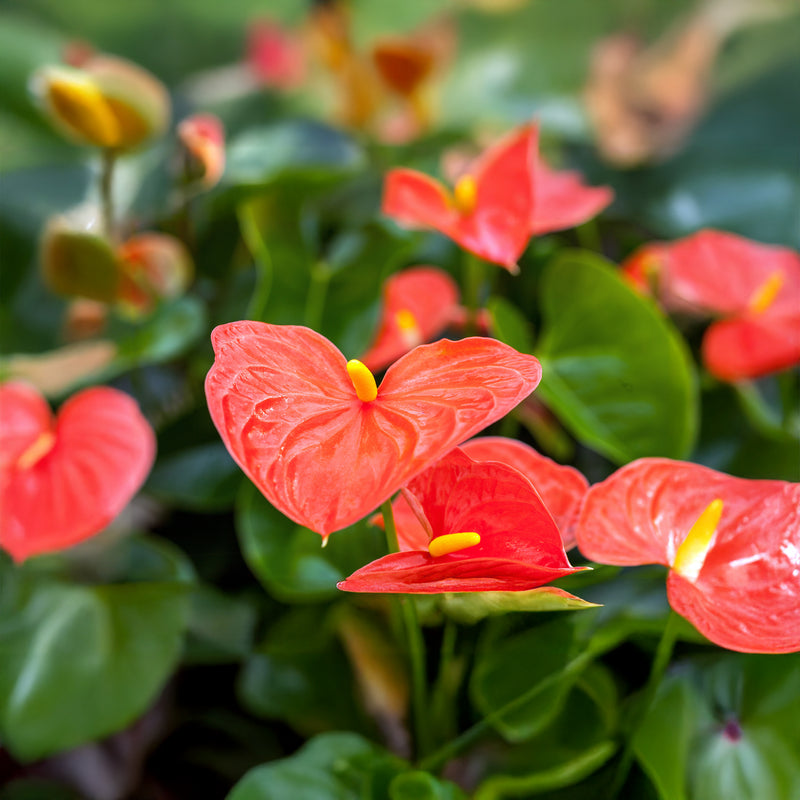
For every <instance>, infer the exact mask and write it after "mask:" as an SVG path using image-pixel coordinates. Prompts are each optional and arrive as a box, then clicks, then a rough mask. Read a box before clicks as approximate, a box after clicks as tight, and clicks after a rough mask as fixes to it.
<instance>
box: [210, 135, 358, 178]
mask: <svg viewBox="0 0 800 800" xmlns="http://www.w3.org/2000/svg"><path fill="white" fill-rule="evenodd" d="M362 160H363V154H362V152H361V150H360V148H359V147H358V146H357V145H356V144H355V142H354V141H353V140H352V139H350V138H349V137H348V136H347V135H345V134H344V133H341V132H340V131H337V130H334V129H333V128H329V127H327V126H326V125H323V124H321V123H317V122H311V121H305V120H294V121H292V120H286V121H282V122H277V123H274V124H272V125H265V126H261V127H258V128H252V129H250V130H248V131H245V132H243V133H241V134H240V135H239V136H237V137H236V138H234V139H233V141H231V142H230V143H229V145H228V151H227V161H226V166H225V175H224V176H223V182H224V183H225V184H226V185H234V186H264V185H266V184H269V183H271V182H273V181H275V180H277V179H278V178H281V177H285V176H287V175H292V176H294V177H298V176H303V177H307V178H312V179H313V178H326V177H329V176H331V175H338V174H341V173H342V172H347V171H349V170H352V169H354V168H356V167H358V166H360V164H361V163H362Z"/></svg>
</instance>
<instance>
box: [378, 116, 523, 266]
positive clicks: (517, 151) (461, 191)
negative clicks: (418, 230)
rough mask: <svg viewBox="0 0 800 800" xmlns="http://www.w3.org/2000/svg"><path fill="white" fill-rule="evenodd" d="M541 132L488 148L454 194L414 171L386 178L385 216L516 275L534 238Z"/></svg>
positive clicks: (520, 135) (513, 135) (520, 133)
mask: <svg viewBox="0 0 800 800" xmlns="http://www.w3.org/2000/svg"><path fill="white" fill-rule="evenodd" d="M537 139H538V132H537V129H536V127H535V126H533V125H526V126H524V127H522V128H519V129H518V130H516V131H514V132H513V133H511V134H509V135H508V136H506V137H505V138H503V139H501V140H500V141H499V142H498V143H497V144H496V145H494V146H493V147H491V148H489V149H488V150H487V151H486V152H485V153H484V154H483V155H482V156H481V157H480V158H478V160H477V161H476V162H475V163H474V164H473V167H472V169H471V170H470V171H469V172H468V173H467V174H465V175H462V176H461V178H459V180H458V182H457V183H456V185H455V188H454V189H453V192H452V193H451V192H450V191H449V190H448V189H447V188H445V187H444V186H443V185H442V184H441V183H439V182H438V181H436V180H434V179H433V178H430V177H428V176H427V175H424V174H423V173H421V172H416V171H414V170H410V169H393V170H391V172H389V174H388V176H387V177H386V185H385V187H384V195H383V213H384V214H387V215H388V216H390V217H393V218H394V219H395V220H397V221H398V222H400V223H401V224H404V225H411V226H421V227H428V228H434V229H436V230H438V231H441V232H442V233H444V234H445V235H446V236H449V237H450V238H451V239H453V240H454V241H456V242H458V244H460V245H461V246H462V247H463V248H465V249H466V250H470V251H471V252H473V253H475V254H476V255H478V256H480V257H481V258H484V259H486V260H487V261H491V262H492V263H495V264H500V265H501V266H503V267H505V268H506V269H508V270H509V271H510V272H517V271H518V269H519V268H518V267H517V259H519V257H520V256H521V255H522V252H523V251H524V250H525V247H526V246H527V244H528V240H529V239H530V235H531V231H530V220H531V214H532V209H533V187H532V181H531V174H532V172H533V164H534V159H535V158H536V146H537Z"/></svg>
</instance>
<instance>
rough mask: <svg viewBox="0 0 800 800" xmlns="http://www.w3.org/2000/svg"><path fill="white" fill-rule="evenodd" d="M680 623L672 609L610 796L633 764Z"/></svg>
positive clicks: (670, 656) (623, 781) (615, 791)
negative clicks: (636, 742) (638, 738)
mask: <svg viewBox="0 0 800 800" xmlns="http://www.w3.org/2000/svg"><path fill="white" fill-rule="evenodd" d="M679 625H680V617H679V616H678V615H677V614H676V613H675V612H674V611H672V610H670V612H669V616H668V617H667V624H666V625H665V626H664V630H663V632H662V633H661V639H659V641H658V646H657V647H656V654H655V656H654V657H653V665H652V666H651V667H650V676H649V677H648V679H647V683H646V684H645V687H644V689H643V691H642V697H641V700H640V701H639V704H638V707H637V708H636V711H635V714H634V718H633V724H632V725H631V729H630V735H629V736H628V741H627V742H626V744H625V749H624V750H623V752H622V758H621V759H620V762H619V767H618V768H617V774H616V777H615V779H614V783H613V786H612V791H611V794H610V797H616V795H617V794H618V793H619V791H620V790H621V789H622V787H623V786H624V785H625V781H626V779H627V777H628V773H629V772H630V770H631V766H632V764H633V740H634V737H635V736H636V732H637V731H638V729H639V726H640V725H641V724H642V721H643V720H644V716H645V714H646V713H647V709H648V708H650V706H651V705H652V703H653V698H654V697H655V695H656V691H657V690H658V687H659V685H660V684H661V681H662V679H663V678H664V672H665V671H666V669H667V666H668V665H669V662H670V659H671V658H672V651H673V649H674V647H675V641H676V639H677V636H678V628H679Z"/></svg>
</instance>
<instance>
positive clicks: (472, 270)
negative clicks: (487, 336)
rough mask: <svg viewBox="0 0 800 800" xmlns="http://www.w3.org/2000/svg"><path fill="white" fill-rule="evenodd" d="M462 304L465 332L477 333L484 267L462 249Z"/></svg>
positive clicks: (476, 258) (471, 254)
mask: <svg viewBox="0 0 800 800" xmlns="http://www.w3.org/2000/svg"><path fill="white" fill-rule="evenodd" d="M463 264H464V304H465V306H466V309H467V323H466V325H465V333H466V334H467V336H475V335H477V333H478V311H479V310H480V307H481V289H482V288H483V282H484V276H485V269H484V263H483V260H482V259H480V258H479V257H478V256H476V255H475V254H474V253H470V252H469V250H465V251H464V260H463Z"/></svg>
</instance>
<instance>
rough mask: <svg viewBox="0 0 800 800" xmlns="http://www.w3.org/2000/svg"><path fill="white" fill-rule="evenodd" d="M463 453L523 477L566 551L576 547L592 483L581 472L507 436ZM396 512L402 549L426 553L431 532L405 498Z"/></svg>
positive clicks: (484, 440) (467, 445)
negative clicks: (577, 529) (580, 516)
mask: <svg viewBox="0 0 800 800" xmlns="http://www.w3.org/2000/svg"><path fill="white" fill-rule="evenodd" d="M460 450H461V451H462V452H463V453H466V455H468V456H469V457H470V458H471V459H472V460H473V461H478V462H482V461H496V462H498V463H500V464H505V465H506V466H507V467H512V468H513V469H515V470H517V472H520V473H522V474H523V475H524V476H525V477H526V478H527V479H528V480H529V481H530V482H531V483H532V484H533V486H534V488H535V489H536V491H537V492H538V493H539V495H540V497H541V498H542V500H543V501H544V504H545V506H547V510H548V511H549V512H550V513H551V514H552V515H553V519H554V520H555V522H556V525H558V529H559V531H560V533H561V540H562V542H563V543H564V549H565V550H569V549H570V548H571V547H574V546H575V525H576V524H577V521H578V514H579V513H580V507H581V503H582V501H583V498H584V496H585V495H586V492H587V491H588V489H589V482H588V481H587V480H586V478H584V476H583V475H582V474H581V473H580V472H579V471H578V470H577V469H575V468H574V467H568V466H564V465H562V464H558V463H556V462H555V461H553V460H552V459H550V458H548V457H547V456H543V455H542V454H541V453H537V452H536V450H534V449H533V448H532V447H530V446H529V445H527V444H525V443H524V442H520V441H518V440H517V439H509V438H506V437H505V436H479V437H477V438H476V439H470V440H469V441H468V442H464V444H462V445H461V447H460ZM392 512H393V514H394V519H395V525H396V526H397V541H398V544H399V545H400V549H401V550H419V549H421V547H422V548H423V549H424V547H425V546H427V544H426V543H427V541H428V535H427V532H426V531H425V529H424V528H423V526H422V524H421V523H420V521H419V519H418V518H417V515H416V514H415V513H414V511H413V510H412V508H411V506H410V505H409V504H408V501H407V500H406V498H405V496H404V495H400V496H399V497H398V498H397V499H396V500H395V501H394V502H393V503H392ZM371 521H372V522H374V523H375V524H376V525H381V526H382V525H383V517H382V516H381V515H380V514H376V515H375V517H374V518H373V519H372V520H371Z"/></svg>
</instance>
